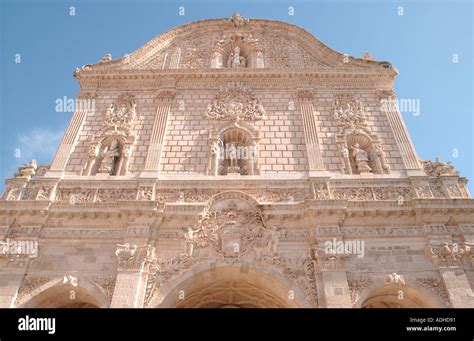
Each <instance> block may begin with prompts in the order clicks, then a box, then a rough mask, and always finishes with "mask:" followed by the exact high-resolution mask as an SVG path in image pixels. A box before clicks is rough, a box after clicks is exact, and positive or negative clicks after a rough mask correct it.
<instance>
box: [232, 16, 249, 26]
mask: <svg viewBox="0 0 474 341" xmlns="http://www.w3.org/2000/svg"><path fill="white" fill-rule="evenodd" d="M229 21H230V22H231V23H232V24H233V25H234V27H242V26H246V25H248V24H249V19H245V18H244V17H243V16H242V15H241V14H240V13H234V14H232V16H231V17H230V18H229Z"/></svg>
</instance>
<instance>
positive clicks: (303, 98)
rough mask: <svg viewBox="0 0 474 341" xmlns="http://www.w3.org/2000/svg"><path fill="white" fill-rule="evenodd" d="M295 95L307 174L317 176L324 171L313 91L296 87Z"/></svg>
mask: <svg viewBox="0 0 474 341" xmlns="http://www.w3.org/2000/svg"><path fill="white" fill-rule="evenodd" d="M296 97H297V98H298V101H299V103H300V110H301V118H302V121H303V129H304V136H305V141H306V150H307V153H308V162H309V176H318V175H321V173H323V174H324V173H325V169H324V164H323V158H322V155H321V149H320V146H319V140H318V132H317V126H316V121H315V119H314V115H315V111H314V106H313V93H312V90H311V89H298V90H297V91H296Z"/></svg>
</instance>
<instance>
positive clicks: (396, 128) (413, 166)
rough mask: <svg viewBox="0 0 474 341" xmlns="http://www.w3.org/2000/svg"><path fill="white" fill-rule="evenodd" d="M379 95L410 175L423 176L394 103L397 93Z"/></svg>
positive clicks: (382, 109) (383, 91)
mask: <svg viewBox="0 0 474 341" xmlns="http://www.w3.org/2000/svg"><path fill="white" fill-rule="evenodd" d="M377 95H378V97H379V98H380V108H381V111H382V112H385V114H386V115H387V120H388V123H389V124H390V128H391V130H392V133H393V136H394V137H395V141H396V142H397V146H398V150H399V151H400V154H401V156H402V160H403V163H404V165H405V168H406V170H407V173H408V175H422V174H423V172H422V169H421V164H420V161H419V158H418V155H416V152H415V148H414V147H413V143H412V141H411V139H410V137H409V136H408V130H407V127H406V126H405V122H404V121H403V118H402V116H401V114H400V111H399V110H398V108H397V106H396V105H394V103H392V101H394V100H395V93H394V92H393V91H391V90H379V91H377Z"/></svg>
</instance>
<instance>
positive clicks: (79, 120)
mask: <svg viewBox="0 0 474 341" xmlns="http://www.w3.org/2000/svg"><path fill="white" fill-rule="evenodd" d="M86 116H87V110H79V111H75V112H74V114H73V116H72V119H71V122H70V123H69V126H68V128H67V130H66V133H65V134H64V136H63V139H62V140H61V144H60V145H59V148H58V151H57V152H56V155H55V156H54V160H53V163H52V164H51V167H50V169H49V170H48V172H46V175H45V176H60V175H61V174H62V172H64V169H65V168H66V164H67V161H68V159H69V156H70V155H71V152H72V149H73V147H74V144H75V143H76V140H77V136H78V133H79V131H80V130H81V128H82V125H83V124H84V121H85V118H86Z"/></svg>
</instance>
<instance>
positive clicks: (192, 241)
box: [184, 226, 201, 257]
mask: <svg viewBox="0 0 474 341" xmlns="http://www.w3.org/2000/svg"><path fill="white" fill-rule="evenodd" d="M200 231H201V229H200V228H197V229H196V230H193V228H192V226H189V227H188V229H187V232H185V233H184V238H185V239H186V250H185V255H186V256H189V257H191V256H192V255H193V252H194V246H195V245H196V237H195V236H194V235H195V234H196V233H198V232H200Z"/></svg>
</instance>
